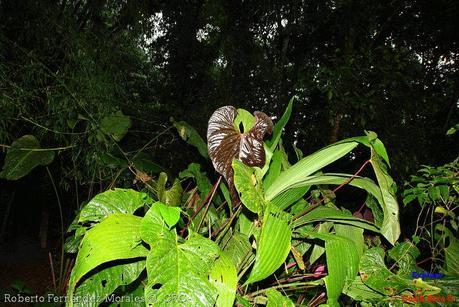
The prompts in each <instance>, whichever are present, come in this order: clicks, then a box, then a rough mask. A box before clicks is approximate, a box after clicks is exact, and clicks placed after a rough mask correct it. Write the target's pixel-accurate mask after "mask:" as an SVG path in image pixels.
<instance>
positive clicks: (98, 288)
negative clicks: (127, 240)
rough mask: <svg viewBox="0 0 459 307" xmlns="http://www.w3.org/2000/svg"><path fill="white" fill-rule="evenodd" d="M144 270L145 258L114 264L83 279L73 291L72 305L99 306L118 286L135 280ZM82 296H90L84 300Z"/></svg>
mask: <svg viewBox="0 0 459 307" xmlns="http://www.w3.org/2000/svg"><path fill="white" fill-rule="evenodd" d="M143 270H145V260H135V261H134V262H130V263H122V264H114V265H113V266H109V267H107V268H104V269H102V270H101V271H99V272H97V273H95V274H94V275H91V276H90V277H88V278H87V279H85V280H84V281H83V282H82V283H81V284H80V285H79V286H78V287H77V289H76V291H75V298H76V299H75V304H74V306H85V307H88V306H94V307H96V306H99V304H100V303H101V302H102V301H104V300H105V299H106V298H107V297H108V296H109V295H110V294H112V293H113V292H114V291H115V290H116V289H117V288H118V287H120V286H126V285H129V284H131V283H132V282H133V281H135V280H136V279H137V278H138V277H139V275H140V273H142V271H143ZM84 298H91V299H89V300H84Z"/></svg>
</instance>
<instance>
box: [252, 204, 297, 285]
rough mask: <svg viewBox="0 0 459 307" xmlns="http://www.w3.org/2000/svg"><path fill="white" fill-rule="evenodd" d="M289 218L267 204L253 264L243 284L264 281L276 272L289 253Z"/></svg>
mask: <svg viewBox="0 0 459 307" xmlns="http://www.w3.org/2000/svg"><path fill="white" fill-rule="evenodd" d="M290 219H291V216H290V215H289V214H287V213H285V212H283V211H280V210H278V209H277V208H276V207H275V206H274V205H272V204H268V206H267V207H266V211H265V213H264V217H263V224H262V226H261V235H260V239H259V240H258V241H257V252H256V256H255V264H254V266H253V268H252V271H251V272H250V276H249V278H248V279H247V281H246V282H245V284H251V283H254V282H256V281H259V280H262V279H265V278H266V277H268V276H269V275H271V274H272V273H274V271H276V270H277V269H278V268H279V267H280V266H281V265H282V263H283V262H284V261H285V259H286V258H287V256H288V253H289V252H290V243H291V239H292V230H291V228H290V225H289V222H290Z"/></svg>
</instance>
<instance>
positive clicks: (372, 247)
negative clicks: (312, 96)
mask: <svg viewBox="0 0 459 307" xmlns="http://www.w3.org/2000/svg"><path fill="white" fill-rule="evenodd" d="M290 110H291V103H290V105H289V107H288V108H287V111H286V112H285V114H284V116H283V117H282V119H281V120H280V121H279V123H280V125H281V127H279V126H277V127H278V129H274V133H273V136H272V138H271V139H270V140H268V141H267V142H266V144H270V146H269V145H266V146H265V150H266V152H267V154H266V157H267V159H266V163H265V166H264V167H262V168H258V167H249V166H247V165H245V164H243V163H242V162H240V161H238V160H236V159H235V160H233V163H232V167H233V170H234V183H235V186H236V189H237V192H238V194H239V197H240V199H241V202H242V203H241V205H239V206H236V207H234V206H233V205H232V203H233V201H234V199H233V200H232V199H231V198H230V196H229V192H228V190H227V188H226V186H225V185H224V184H223V183H220V180H218V181H217V182H216V183H215V184H214V185H212V183H211V181H210V180H209V179H208V178H207V176H206V174H205V173H204V172H203V171H202V170H201V167H200V165H199V164H197V163H193V164H190V165H189V167H188V169H187V170H185V171H183V172H182V173H181V174H180V177H181V178H183V179H187V180H192V181H194V182H195V184H196V186H195V187H192V188H189V189H187V190H185V191H183V190H181V188H180V189H179V188H176V187H178V186H180V183H178V181H175V182H174V183H173V184H171V185H170V186H169V188H167V187H166V186H165V185H164V183H165V182H166V181H167V176H166V174H165V173H162V174H160V175H159V177H158V179H157V180H154V179H152V178H150V179H149V180H148V181H147V182H146V183H145V190H144V192H137V191H134V190H130V189H115V190H108V191H106V192H104V193H101V194H99V195H97V196H96V197H94V198H93V199H92V200H91V201H89V202H88V203H87V204H86V205H85V206H84V207H83V208H82V209H81V211H80V212H79V214H78V216H77V217H76V219H75V221H74V222H73V223H72V225H71V227H70V228H69V234H70V236H69V237H68V240H67V243H66V248H67V250H68V251H69V252H77V258H76V262H75V266H74V268H73V270H72V274H71V276H70V280H69V287H68V296H69V298H70V299H71V300H70V301H69V302H68V305H69V306H73V305H75V306H79V305H81V304H83V303H82V302H81V301H80V300H81V298H84V297H85V296H88V295H89V296H91V297H93V298H95V301H94V302H93V303H92V304H93V305H97V304H99V303H101V302H103V301H104V300H105V299H106V298H107V297H109V296H110V295H112V293H114V294H115V295H117V297H119V298H120V300H121V301H123V300H129V299H132V297H140V298H141V302H137V303H134V302H132V301H131V303H130V304H136V305H139V306H142V305H143V304H145V303H146V304H147V305H159V306H163V305H164V306H166V305H167V306H183V305H188V306H211V305H216V306H233V304H234V303H236V304H239V305H242V306H250V305H254V304H262V305H268V306H280V305H283V306H293V305H294V302H295V303H296V304H300V303H307V302H309V303H311V304H312V303H313V304H318V303H320V302H322V303H325V302H326V303H327V305H328V306H339V305H340V304H343V303H345V302H349V299H353V300H355V301H358V302H361V303H362V304H367V305H368V304H369V305H371V304H378V303H381V302H386V303H390V304H396V305H397V304H398V305H401V304H402V303H403V302H402V297H404V298H405V300H406V299H407V298H409V297H411V298H413V297H415V296H419V295H443V296H444V295H447V294H451V293H453V294H454V295H457V293H456V292H457V287H455V286H454V284H455V283H456V282H457V276H456V275H455V274H452V272H453V271H452V270H454V268H453V267H451V263H449V266H448V271H445V272H447V274H448V278H446V279H444V280H439V281H435V282H427V281H424V280H422V279H413V278H412V276H411V274H412V272H418V271H422V270H421V269H420V268H419V267H417V265H416V258H417V257H418V256H419V254H420V253H419V250H418V249H417V247H416V246H415V245H414V244H413V243H411V242H408V241H407V242H402V243H400V242H398V239H399V235H400V225H399V217H398V209H399V208H398V204H397V200H396V197H395V188H394V184H393V181H392V179H391V177H390V175H389V174H388V169H389V159H388V155H387V152H386V150H385V147H384V145H383V143H382V142H381V141H380V140H379V139H378V138H377V136H376V134H375V133H374V132H368V133H367V135H366V136H362V137H354V138H350V139H346V140H342V141H340V142H337V143H335V144H332V145H330V146H327V147H325V148H323V149H321V150H319V151H317V152H315V153H313V154H311V155H308V156H306V157H304V158H301V159H299V161H297V162H296V163H294V164H290V162H289V160H288V158H287V155H286V154H285V151H284V149H283V145H282V144H283V142H282V139H281V138H280V134H281V133H282V130H283V129H282V128H283V126H285V125H286V123H287V122H288V119H289V117H290V114H291V112H290ZM241 114H244V116H247V114H248V113H247V112H241ZM235 122H238V120H237V119H236V120H235ZM240 122H242V123H243V125H244V123H245V125H250V122H252V123H253V121H241V120H240ZM248 128H249V127H246V126H245V127H244V130H245V131H247V130H248ZM193 139H194V138H193ZM191 143H194V141H192V142H191ZM359 144H362V145H364V146H366V147H367V148H369V150H370V157H369V160H368V161H367V162H365V163H364V164H363V165H362V168H361V169H363V168H364V167H366V166H367V165H371V166H372V167H373V171H374V173H375V178H376V182H375V181H373V180H372V179H370V178H367V177H361V176H359V172H357V173H356V174H344V173H323V172H322V169H323V168H324V167H326V166H328V165H329V164H331V163H333V162H334V161H336V160H338V159H340V158H342V157H344V156H346V155H347V154H348V153H349V152H350V151H352V150H353V149H354V148H356V147H357V146H358V145H359ZM176 183H177V184H176ZM348 184H349V185H352V186H354V187H356V188H359V189H362V190H364V191H366V192H367V193H368V197H369V198H370V199H372V200H373V201H374V202H375V203H376V206H375V207H372V208H371V210H372V211H373V214H374V216H380V217H381V218H380V219H379V220H378V219H374V220H373V219H363V218H359V217H356V216H354V215H353V214H352V213H351V212H350V211H349V210H347V209H345V208H343V207H341V206H340V205H339V204H337V203H336V199H335V197H334V193H335V192H338V191H339V189H340V188H341V187H342V186H344V185H348ZM331 185H337V186H338V187H337V188H335V189H333V190H330V189H329V186H331ZM364 234H365V235H364ZM383 242H387V243H388V244H389V245H393V247H392V248H389V249H388V248H387V247H386V246H387V245H386V244H387V243H383ZM449 248H450V249H449V252H450V253H451V255H455V254H456V251H452V250H451V247H449ZM446 251H448V250H446ZM390 264H392V265H391V267H388V266H389V265H390ZM325 272H326V273H325ZM454 291H456V292H454ZM325 294H326V295H325ZM343 294H344V295H343ZM132 306H133V305H132Z"/></svg>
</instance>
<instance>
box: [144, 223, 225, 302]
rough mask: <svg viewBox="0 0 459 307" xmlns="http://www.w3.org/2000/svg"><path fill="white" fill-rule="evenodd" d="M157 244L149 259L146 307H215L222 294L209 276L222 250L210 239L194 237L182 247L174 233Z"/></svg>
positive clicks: (193, 235)
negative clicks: (150, 305)
mask: <svg viewBox="0 0 459 307" xmlns="http://www.w3.org/2000/svg"><path fill="white" fill-rule="evenodd" d="M171 232H172V233H173V236H167V237H165V238H164V239H162V240H161V241H159V242H157V244H155V246H154V248H152V250H151V252H150V253H149V255H148V257H147V274H148V284H147V286H146V288H145V299H146V303H147V304H152V305H154V306H213V305H214V304H215V302H216V299H217V295H218V294H219V291H218V289H217V287H216V286H215V285H214V284H212V283H211V282H210V281H209V273H210V270H211V268H212V266H213V263H214V261H215V260H216V258H217V257H218V255H219V253H220V250H219V248H218V246H217V245H216V244H215V243H214V242H212V241H211V240H209V239H206V238H204V237H202V236H200V235H198V234H195V233H191V234H190V236H189V238H188V240H187V241H186V242H185V243H183V244H180V243H179V242H178V237H177V235H176V234H175V231H174V230H172V231H171Z"/></svg>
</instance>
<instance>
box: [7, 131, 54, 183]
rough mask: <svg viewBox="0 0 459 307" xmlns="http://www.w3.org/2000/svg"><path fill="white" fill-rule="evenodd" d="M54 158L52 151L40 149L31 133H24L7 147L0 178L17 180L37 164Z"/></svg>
mask: <svg viewBox="0 0 459 307" xmlns="http://www.w3.org/2000/svg"><path fill="white" fill-rule="evenodd" d="M53 159H54V152H53V151H47V150H46V149H41V148H40V144H39V142H38V140H37V139H36V138H35V137H34V136H33V135H24V136H22V137H20V138H19V139H17V140H16V141H14V142H13V144H12V145H11V148H9V149H8V152H7V153H6V158H5V164H4V165H3V170H2V171H1V172H0V178H4V179H7V180H17V179H19V178H21V177H24V176H25V175H27V174H28V173H30V171H32V170H33V169H34V168H35V167H37V166H39V165H48V164H50V163H51V162H52V161H53Z"/></svg>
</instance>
